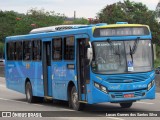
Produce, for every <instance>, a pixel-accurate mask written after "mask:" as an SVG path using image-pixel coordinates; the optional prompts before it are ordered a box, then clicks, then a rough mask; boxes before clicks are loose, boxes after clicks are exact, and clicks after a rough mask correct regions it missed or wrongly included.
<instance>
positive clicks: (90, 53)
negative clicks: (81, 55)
mask: <svg viewBox="0 0 160 120" xmlns="http://www.w3.org/2000/svg"><path fill="white" fill-rule="evenodd" d="M89 45H90V48H88V49H87V59H88V60H89V65H90V64H91V62H92V59H93V49H92V45H91V43H90V42H89Z"/></svg>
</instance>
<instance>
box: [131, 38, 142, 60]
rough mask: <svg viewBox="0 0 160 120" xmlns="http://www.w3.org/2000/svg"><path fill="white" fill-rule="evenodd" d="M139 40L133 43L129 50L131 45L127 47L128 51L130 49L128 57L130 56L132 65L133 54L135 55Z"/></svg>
mask: <svg viewBox="0 0 160 120" xmlns="http://www.w3.org/2000/svg"><path fill="white" fill-rule="evenodd" d="M139 39H140V37H138V38H137V40H135V42H134V45H133V47H132V48H131V45H129V49H130V53H129V54H130V56H131V59H132V63H133V54H135V52H136V50H137V46H138V43H139Z"/></svg>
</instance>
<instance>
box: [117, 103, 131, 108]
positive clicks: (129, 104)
mask: <svg viewBox="0 0 160 120" xmlns="http://www.w3.org/2000/svg"><path fill="white" fill-rule="evenodd" d="M132 104H133V102H129V103H120V106H121V108H130V107H131V106H132Z"/></svg>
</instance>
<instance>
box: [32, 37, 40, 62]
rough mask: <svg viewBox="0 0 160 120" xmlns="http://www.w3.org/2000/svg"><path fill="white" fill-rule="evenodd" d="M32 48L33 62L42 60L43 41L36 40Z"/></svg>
mask: <svg viewBox="0 0 160 120" xmlns="http://www.w3.org/2000/svg"><path fill="white" fill-rule="evenodd" d="M32 46H33V48H32V49H33V52H32V60H34V61H39V60H41V41H40V40H34V41H33V43H32Z"/></svg>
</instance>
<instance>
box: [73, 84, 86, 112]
mask: <svg viewBox="0 0 160 120" xmlns="http://www.w3.org/2000/svg"><path fill="white" fill-rule="evenodd" d="M70 97H71V98H70V100H71V106H72V108H73V109H74V110H77V111H79V110H82V109H83V107H84V104H83V103H79V101H78V93H77V90H76V87H75V86H73V87H72V90H71V96H70Z"/></svg>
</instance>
